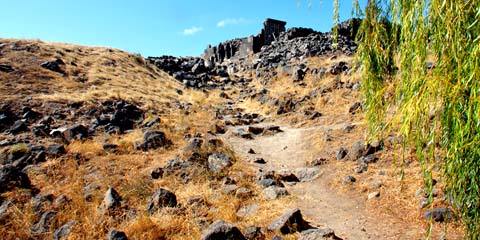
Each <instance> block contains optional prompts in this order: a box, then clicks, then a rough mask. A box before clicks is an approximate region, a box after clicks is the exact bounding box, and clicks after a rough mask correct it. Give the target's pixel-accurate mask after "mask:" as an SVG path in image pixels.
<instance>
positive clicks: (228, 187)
mask: <svg viewBox="0 0 480 240" xmlns="http://www.w3.org/2000/svg"><path fill="white" fill-rule="evenodd" d="M237 188H238V187H237V185H236V184H225V186H223V193H225V194H226V195H231V194H232V195H233V193H235V191H236V190H237Z"/></svg>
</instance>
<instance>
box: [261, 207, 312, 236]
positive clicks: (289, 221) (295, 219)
mask: <svg viewBox="0 0 480 240" xmlns="http://www.w3.org/2000/svg"><path fill="white" fill-rule="evenodd" d="M309 228H310V225H309V224H308V222H307V221H305V220H304V219H303V217H302V213H301V212H300V210H299V209H291V210H288V211H287V212H285V213H284V214H283V215H282V216H280V217H279V218H277V219H276V220H275V221H273V222H272V223H270V225H268V230H270V231H274V232H277V233H282V234H289V233H294V232H301V231H303V230H306V229H309Z"/></svg>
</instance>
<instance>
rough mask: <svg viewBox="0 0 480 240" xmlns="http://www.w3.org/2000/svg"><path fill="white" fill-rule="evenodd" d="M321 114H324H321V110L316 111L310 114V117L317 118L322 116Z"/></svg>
mask: <svg viewBox="0 0 480 240" xmlns="http://www.w3.org/2000/svg"><path fill="white" fill-rule="evenodd" d="M321 116H322V114H321V113H320V112H317V111H315V112H313V113H312V115H310V118H309V119H310V120H315V119H317V118H319V117H321Z"/></svg>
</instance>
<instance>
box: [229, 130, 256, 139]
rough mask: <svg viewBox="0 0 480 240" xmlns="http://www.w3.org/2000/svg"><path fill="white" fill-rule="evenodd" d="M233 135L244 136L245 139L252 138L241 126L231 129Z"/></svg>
mask: <svg viewBox="0 0 480 240" xmlns="http://www.w3.org/2000/svg"><path fill="white" fill-rule="evenodd" d="M233 135H235V136H238V137H241V138H245V139H253V137H252V135H251V134H250V133H247V132H246V131H245V130H244V129H243V128H236V129H234V130H233Z"/></svg>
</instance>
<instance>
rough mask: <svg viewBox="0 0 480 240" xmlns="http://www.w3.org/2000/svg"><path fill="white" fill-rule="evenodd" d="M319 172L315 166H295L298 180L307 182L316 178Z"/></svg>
mask: <svg viewBox="0 0 480 240" xmlns="http://www.w3.org/2000/svg"><path fill="white" fill-rule="evenodd" d="M318 174H319V169H318V168H317V167H311V168H297V169H295V176H296V177H297V178H298V180H300V182H308V181H312V180H313V179H315V178H317V177H318Z"/></svg>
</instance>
